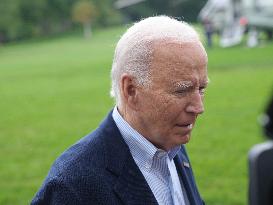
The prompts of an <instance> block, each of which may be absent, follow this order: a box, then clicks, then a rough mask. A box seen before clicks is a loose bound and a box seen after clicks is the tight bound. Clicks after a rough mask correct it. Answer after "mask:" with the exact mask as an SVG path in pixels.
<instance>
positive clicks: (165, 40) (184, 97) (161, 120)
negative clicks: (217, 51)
mask: <svg viewBox="0 0 273 205" xmlns="http://www.w3.org/2000/svg"><path fill="white" fill-rule="evenodd" d="M207 83H208V76H207V55H206V52H205V49H204V47H203V46H202V44H201V42H200V39H199V37H198V34H197V33H196V31H195V30H194V29H193V28H192V27H191V26H189V25H188V24H186V23H184V22H179V21H177V20H175V19H172V18H170V17H166V16H158V17H150V18H146V19H144V20H142V21H140V22H138V23H136V24H134V25H133V26H132V27H131V28H129V29H128V30H127V32H126V33H125V34H124V35H123V36H122V37H121V39H120V40H119V42H118V44H117V47H116V51H115V56H114V61H113V65H112V92H111V93H112V95H113V96H114V97H115V99H116V106H115V108H114V109H113V111H111V112H110V114H109V115H108V116H107V117H106V119H105V120H104V121H103V122H102V124H101V125H100V126H99V128H97V129H96V130H95V131H94V132H92V133H91V134H89V135H88V136H86V137H84V138H83V139H81V140H80V141H79V142H78V143H76V144H75V145H73V146H72V147H71V148H69V149H68V150H67V151H65V152H64V153H63V154H62V155H61V156H60V157H59V158H58V159H57V160H56V162H55V163H54V165H53V166H52V168H51V170H50V172H49V174H48V176H47V178H46V180H45V182H44V184H43V185H42V187H41V189H40V190H39V192H38V193H37V194H36V196H35V197H34V199H33V201H32V204H102V205H114V204H128V205H133V204H135V205H150V204H159V205H178V204H179V205H184V204H185V205H201V204H204V202H203V201H202V199H201V197H200V195H199V192H198V189H197V186H196V184H195V181H194V176H193V173H192V170H191V165H190V162H189V159H188V156H187V154H186V151H185V148H184V146H183V144H186V143H187V142H188V141H189V140H190V135H191V131H192V129H193V127H194V124H195V121H196V118H197V116H198V115H199V114H201V113H202V112H203V111H204V107H203V98H204V90H205V88H206V86H207Z"/></svg>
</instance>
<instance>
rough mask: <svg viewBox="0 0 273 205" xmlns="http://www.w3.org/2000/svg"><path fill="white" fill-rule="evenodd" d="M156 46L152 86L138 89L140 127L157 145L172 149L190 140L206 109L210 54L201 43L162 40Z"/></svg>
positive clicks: (141, 131) (152, 67) (152, 66)
mask: <svg viewBox="0 0 273 205" xmlns="http://www.w3.org/2000/svg"><path fill="white" fill-rule="evenodd" d="M154 48H155V49H154V53H153V58H152V63H151V80H152V83H151V86H148V87H139V88H138V89H139V96H138V97H139V98H138V99H139V101H138V102H139V105H140V106H139V111H138V113H137V119H138V129H139V131H140V133H141V134H142V135H143V136H145V137H146V138H147V139H148V140H149V141H150V142H152V143H153V144H154V145H155V146H157V147H158V148H161V149H164V150H169V149H171V148H173V147H175V146H177V145H181V144H185V143H187V142H188V141H189V140H190V135H191V131H192V128H193V127H194V124H195V120H196V118H197V116H198V115H199V114H201V113H202V112H203V111H204V107H203V98H204V89H205V87H206V86H207V83H208V76H207V55H206V52H205V50H204V48H203V47H202V46H201V44H200V43H199V42H194V43H183V44H178V43H166V42H165V43H164V42H161V43H157V44H156V45H155V47H154Z"/></svg>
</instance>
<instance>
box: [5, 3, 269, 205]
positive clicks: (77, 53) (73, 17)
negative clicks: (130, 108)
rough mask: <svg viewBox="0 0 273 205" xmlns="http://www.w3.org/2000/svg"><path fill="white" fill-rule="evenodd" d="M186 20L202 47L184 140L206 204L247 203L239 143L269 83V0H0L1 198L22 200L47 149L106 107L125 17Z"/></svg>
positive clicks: (255, 134)
mask: <svg viewBox="0 0 273 205" xmlns="http://www.w3.org/2000/svg"><path fill="white" fill-rule="evenodd" d="M160 14H166V15H171V16H174V17H176V18H178V19H180V20H184V21H187V22H190V23H191V24H192V25H194V26H195V27H196V29H197V30H198V31H199V33H200V35H201V36H202V39H203V42H204V44H205V46H206V48H207V52H208V56H209V67H208V69H209V77H210V80H211V83H210V85H209V88H208V90H207V93H206V97H205V106H206V112H205V113H204V114H203V115H202V116H201V117H200V119H199V121H198V123H197V125H196V128H195V130H194V132H193V134H192V136H193V137H192V140H191V142H190V143H189V144H188V145H187V149H188V152H189V155H190V157H191V162H192V166H193V169H194V172H195V177H196V180H197V183H198V186H199V188H200V192H201V195H202V196H203V198H204V199H205V201H206V203H207V204H208V205H244V204H247V192H248V164H247V153H248V151H249V149H250V148H251V147H252V146H253V145H254V144H256V143H260V142H262V141H264V139H263V134H262V132H261V128H260V126H259V124H258V123H257V117H258V116H259V115H260V114H261V113H263V111H264V106H265V105H266V103H267V102H268V100H269V99H270V95H272V94H273V93H272V88H273V58H272V56H273V42H272V31H273V0H260V1H259V0H209V1H206V0H146V1H145V0H86V1H80V0H24V1H21V0H0V204H5V205H6V204H28V203H29V202H30V200H31V199H32V197H33V196H34V194H35V192H36V191H37V190H38V188H39V187H40V186H41V183H42V182H43V180H44V178H45V176H46V174H47V172H48V170H49V168H50V166H51V164H52V163H53V161H54V159H55V158H56V157H57V156H58V155H60V154H61V153H62V152H63V151H64V150H65V149H66V148H68V147H69V146H70V145H71V144H73V143H75V142H76V141H77V140H79V139H80V138H81V137H83V136H84V135H86V134H88V133H89V132H91V131H92V130H93V129H95V128H96V127H97V126H98V124H99V122H100V121H101V120H102V119H103V117H104V116H105V115H106V114H107V113H108V112H109V110H110V109H111V108H112V107H113V105H114V102H113V100H112V99H111V98H110V96H109V90H110V69H111V63H112V58H113V53H114V48H115V44H116V42H117V41H118V39H119V37H120V36H121V35H122V33H123V32H124V31H125V30H126V28H128V27H129V26H130V24H131V23H132V22H133V21H136V20H139V19H141V18H143V17H147V16H153V15H160Z"/></svg>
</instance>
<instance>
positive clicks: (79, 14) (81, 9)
mask: <svg viewBox="0 0 273 205" xmlns="http://www.w3.org/2000/svg"><path fill="white" fill-rule="evenodd" d="M96 15H97V10H96V8H95V6H94V4H93V3H92V2H91V1H86V0H84V1H78V2H76V3H75V4H74V6H73V9H72V19H73V20H74V21H76V22H79V23H81V24H82V25H83V33H84V37H85V38H90V37H91V35H92V31H91V22H92V21H94V18H95V17H96Z"/></svg>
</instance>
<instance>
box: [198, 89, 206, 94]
mask: <svg viewBox="0 0 273 205" xmlns="http://www.w3.org/2000/svg"><path fill="white" fill-rule="evenodd" d="M205 91H206V88H205V87H200V88H199V93H200V95H205Z"/></svg>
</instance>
